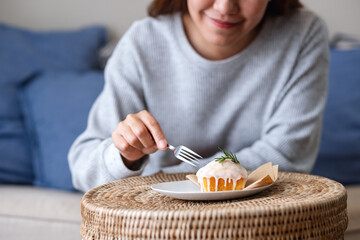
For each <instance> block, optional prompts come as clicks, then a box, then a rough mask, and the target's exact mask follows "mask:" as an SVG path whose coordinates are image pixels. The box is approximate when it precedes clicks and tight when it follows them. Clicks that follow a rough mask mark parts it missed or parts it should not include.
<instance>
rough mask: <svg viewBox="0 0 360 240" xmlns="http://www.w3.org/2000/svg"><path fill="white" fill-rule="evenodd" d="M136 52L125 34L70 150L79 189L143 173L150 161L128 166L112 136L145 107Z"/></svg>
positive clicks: (144, 159) (72, 169)
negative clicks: (130, 167) (119, 127)
mask: <svg viewBox="0 0 360 240" xmlns="http://www.w3.org/2000/svg"><path fill="white" fill-rule="evenodd" d="M132 51H133V47H132V45H131V42H130V40H129V39H128V38H127V36H126V35H124V36H123V38H122V40H121V41H120V42H119V44H118V46H117V48H116V49H115V51H114V54H113V56H112V57H111V58H110V59H109V61H108V64H107V66H106V69H105V85H104V89H103V91H102V92H101V94H100V95H99V97H98V98H97V100H96V101H95V103H94V105H93V106H92V108H91V110H90V113H89V118H88V125H87V128H86V130H85V131H84V132H83V133H82V134H81V135H80V136H79V137H78V138H77V139H76V141H75V142H74V144H73V145H72V147H71V149H70V152H69V155H68V158H69V165H70V170H71V173H72V178H73V184H74V187H75V188H77V189H79V190H82V191H87V190H88V189H90V188H92V187H95V186H98V185H101V184H104V183H106V182H109V181H113V180H116V179H121V178H125V177H129V176H134V175H139V174H141V172H142V170H143V168H144V166H145V164H146V162H147V158H146V156H145V158H143V159H141V160H140V161H138V162H137V164H135V166H133V167H132V169H129V168H127V167H126V166H125V164H124V162H123V161H122V158H121V155H120V153H119V151H118V149H117V148H116V147H115V145H114V144H113V141H112V138H111V136H112V133H113V131H114V130H115V128H116V126H117V125H118V124H119V122H121V121H122V120H124V119H125V117H126V115H127V114H129V113H136V112H139V111H141V110H143V109H145V103H144V98H143V93H142V84H141V77H140V73H139V72H138V69H137V67H136V66H137V64H138V63H137V62H136V61H137V60H136V59H134V57H133V56H134V54H133V52H132ZM84 91H86V89H84Z"/></svg>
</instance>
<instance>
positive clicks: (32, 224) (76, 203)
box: [0, 185, 83, 240]
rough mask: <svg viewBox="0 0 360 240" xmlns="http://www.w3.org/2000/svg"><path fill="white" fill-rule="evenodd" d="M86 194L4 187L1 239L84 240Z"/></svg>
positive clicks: (0, 191)
mask: <svg viewBox="0 0 360 240" xmlns="http://www.w3.org/2000/svg"><path fill="white" fill-rule="evenodd" d="M82 195H83V194H81V193H75V192H66V191H57V190H51V189H45V188H37V187H33V186H12V185H0V239H27V240H32V239H34V240H35V239H36V240H42V239H47V240H48V239H67V240H72V239H74V240H80V239H81V236H80V224H81V214H80V204H81V198H82Z"/></svg>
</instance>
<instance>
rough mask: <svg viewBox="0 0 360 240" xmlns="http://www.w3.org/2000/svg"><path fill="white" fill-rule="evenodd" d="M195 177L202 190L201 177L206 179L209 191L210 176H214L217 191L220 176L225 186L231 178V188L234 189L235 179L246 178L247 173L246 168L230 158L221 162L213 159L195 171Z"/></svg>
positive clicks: (202, 182)
mask: <svg viewBox="0 0 360 240" xmlns="http://www.w3.org/2000/svg"><path fill="white" fill-rule="evenodd" d="M196 177H197V179H198V182H199V184H200V185H201V189H202V190H203V189H204V188H205V187H204V181H203V178H206V179H207V182H208V184H207V187H208V189H207V190H208V191H210V178H211V177H214V178H215V183H216V186H215V191H217V188H218V182H219V179H220V178H222V179H224V180H225V187H226V185H227V183H228V182H231V180H233V190H235V186H236V182H237V180H239V179H241V178H244V179H245V180H246V179H247V178H248V175H247V171H246V169H245V168H244V167H242V166H241V165H240V164H239V163H234V162H233V161H231V160H230V159H226V160H225V161H223V162H222V163H219V162H216V161H215V160H214V161H211V162H209V163H208V164H207V165H205V166H204V167H202V168H200V169H199V170H198V171H197V173H196ZM244 184H245V181H244Z"/></svg>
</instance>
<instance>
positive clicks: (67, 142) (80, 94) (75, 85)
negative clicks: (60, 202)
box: [21, 71, 104, 190]
mask: <svg viewBox="0 0 360 240" xmlns="http://www.w3.org/2000/svg"><path fill="white" fill-rule="evenodd" d="M103 84H104V78H103V73H102V72H100V71H88V72H86V73H75V72H48V73H45V74H42V75H39V76H38V77H36V78H34V79H33V80H32V81H29V82H28V83H27V84H25V85H24V86H23V87H22V89H21V104H22V107H23V109H24V114H25V121H26V124H27V126H28V129H30V134H31V139H32V140H33V141H32V150H33V156H34V162H33V163H34V168H35V185H37V186H41V187H51V188H57V189H64V190H73V189H74V188H73V185H72V181H71V174H70V170H69V165H68V160H67V153H68V151H69V148H70V146H71V144H72V143H73V142H74V140H75V138H76V137H77V136H78V135H79V134H80V133H81V132H82V131H84V130H85V127H86V123H87V116H88V113H89V110H90V108H91V106H92V104H93V102H94V101H95V99H96V97H97V96H98V94H99V93H100V91H101V90H102V88H103Z"/></svg>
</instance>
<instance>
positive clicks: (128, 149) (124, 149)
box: [112, 132, 145, 161]
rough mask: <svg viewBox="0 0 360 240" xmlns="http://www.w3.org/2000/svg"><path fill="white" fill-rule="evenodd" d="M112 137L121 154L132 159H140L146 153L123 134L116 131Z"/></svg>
mask: <svg viewBox="0 0 360 240" xmlns="http://www.w3.org/2000/svg"><path fill="white" fill-rule="evenodd" d="M112 139H113V143H114V145H115V147H116V148H117V149H118V150H119V151H120V153H121V155H122V156H124V157H125V158H126V159H128V160H130V161H135V160H138V159H140V158H142V157H143V156H144V155H145V154H144V153H143V152H142V151H140V150H138V149H136V148H134V147H133V146H131V145H130V144H129V143H128V142H127V140H126V139H125V138H124V137H123V136H122V135H120V134H117V133H116V132H113V134H112Z"/></svg>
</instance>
